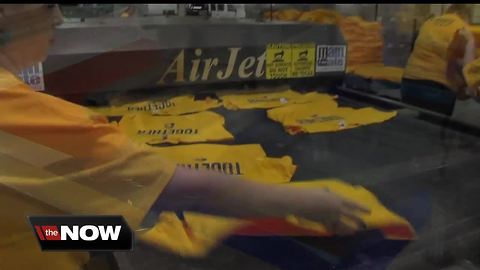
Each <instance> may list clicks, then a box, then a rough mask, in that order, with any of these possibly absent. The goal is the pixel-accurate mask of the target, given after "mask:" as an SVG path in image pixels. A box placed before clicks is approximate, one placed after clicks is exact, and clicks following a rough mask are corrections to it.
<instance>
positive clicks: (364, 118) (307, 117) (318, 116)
mask: <svg viewBox="0 0 480 270" xmlns="http://www.w3.org/2000/svg"><path fill="white" fill-rule="evenodd" d="M267 115H268V117H269V118H270V119H272V120H274V121H277V122H280V123H282V125H283V127H284V128H285V131H286V132H288V133H289V134H291V135H295V134H299V133H316V132H331V131H339V130H344V129H350V128H355V127H359V126H363V125H369V124H373V123H381V122H384V121H386V120H388V119H391V118H393V117H395V116H396V115H397V112H396V111H392V112H382V111H379V110H376V109H373V108H368V107H367V108H362V109H353V108H348V107H337V104H336V103H332V102H318V101H316V102H312V103H309V104H306V105H302V104H294V105H290V106H285V107H281V108H275V109H271V110H268V111H267Z"/></svg>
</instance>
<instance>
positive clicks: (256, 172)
mask: <svg viewBox="0 0 480 270" xmlns="http://www.w3.org/2000/svg"><path fill="white" fill-rule="evenodd" d="M154 151H156V152H157V153H159V154H160V155H161V156H162V157H165V158H168V159H171V160H175V161H176V162H177V163H178V165H180V166H185V167H189V168H194V169H207V170H214V171H218V172H221V173H225V174H228V175H235V176H240V177H244V178H246V179H249V180H255V181H258V182H266V183H286V182H289V181H290V179H291V178H292V176H293V173H294V172H295V169H296V166H295V165H293V163H292V159H291V158H290V157H289V156H284V157H281V158H270V157H267V156H266V155H265V152H264V151H263V149H262V147H261V146H260V145H257V144H245V145H221V144H192V145H180V146H170V147H156V148H155V150H154Z"/></svg>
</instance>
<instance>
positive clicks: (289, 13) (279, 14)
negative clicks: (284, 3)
mask: <svg viewBox="0 0 480 270" xmlns="http://www.w3.org/2000/svg"><path fill="white" fill-rule="evenodd" d="M301 14H302V12H301V11H299V10H296V9H293V8H291V9H283V10H276V11H272V12H270V11H267V12H265V13H264V14H263V18H264V19H266V20H270V18H271V19H272V20H275V21H295V20H297V19H298V17H300V15H301Z"/></svg>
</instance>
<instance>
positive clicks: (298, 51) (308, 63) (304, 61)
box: [292, 43, 315, 78]
mask: <svg viewBox="0 0 480 270" xmlns="http://www.w3.org/2000/svg"><path fill="white" fill-rule="evenodd" d="M314 75H315V44H314V43H307V44H292V78H302V77H312V76H314Z"/></svg>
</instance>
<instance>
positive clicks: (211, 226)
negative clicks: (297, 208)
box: [139, 179, 415, 257]
mask: <svg viewBox="0 0 480 270" xmlns="http://www.w3.org/2000/svg"><path fill="white" fill-rule="evenodd" d="M287 185H292V186H295V187H298V188H309V189H313V188H321V189H324V188H328V189H329V190H330V191H331V192H333V193H335V194H337V195H339V196H341V197H344V198H346V199H349V200H352V201H354V202H357V203H359V204H362V205H364V206H366V207H368V208H369V209H370V210H371V213H370V214H363V215H362V216H361V218H362V219H363V221H364V222H365V224H366V226H367V229H378V230H381V231H382V232H383V234H384V236H385V237H386V238H388V239H394V240H410V239H413V238H414V237H415V231H414V229H413V228H412V226H411V225H410V224H409V223H408V221H407V220H405V219H404V218H402V217H400V216H399V215H397V214H395V213H393V212H391V211H389V210H388V209H387V208H386V207H385V206H383V205H382V203H381V202H380V201H379V200H378V199H377V198H376V197H375V196H374V195H373V194H372V193H370V192H369V191H368V190H366V189H364V188H363V187H360V186H352V185H349V184H347V183H344V182H341V181H339V180H336V179H329V180H323V181H319V180H315V181H307V182H300V183H288V184H287ZM232 234H233V235H249V236H265V235H267V236H272V235H276V236H317V237H325V236H331V235H332V233H331V232H329V231H327V230H326V228H325V227H324V226H323V225H322V224H320V223H318V222H314V221H310V220H306V219H304V218H302V217H298V216H287V217H285V218H263V219H253V218H252V219H235V218H226V217H220V216H212V215H205V214H200V213H194V212H185V213H184V220H183V221H181V220H180V219H179V218H178V217H177V216H176V215H175V214H174V213H171V212H165V213H162V214H161V215H160V216H159V222H158V223H157V224H156V225H155V226H154V227H153V228H151V229H150V230H147V231H144V232H142V233H140V234H139V239H141V240H142V241H143V242H145V243H147V244H150V245H152V246H155V247H158V248H161V249H166V250H169V251H171V252H174V253H177V254H180V255H182V256H189V257H202V256H205V255H207V254H208V252H210V251H211V250H212V249H213V248H215V247H216V246H217V245H218V244H220V243H221V241H222V240H224V239H225V238H227V237H228V236H229V235H232Z"/></svg>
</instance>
